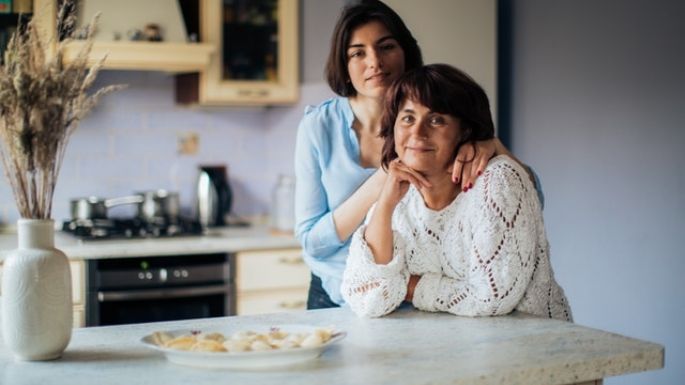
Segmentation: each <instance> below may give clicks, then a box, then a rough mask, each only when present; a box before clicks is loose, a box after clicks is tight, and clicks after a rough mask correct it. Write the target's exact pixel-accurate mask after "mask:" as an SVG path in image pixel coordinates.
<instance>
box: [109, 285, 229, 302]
mask: <svg viewBox="0 0 685 385" xmlns="http://www.w3.org/2000/svg"><path fill="white" fill-rule="evenodd" d="M230 290H231V285H211V286H202V287H179V288H169V289H153V290H125V291H98V302H110V301H137V300H146V299H170V298H182V297H199V296H201V295H211V294H229V292H230Z"/></svg>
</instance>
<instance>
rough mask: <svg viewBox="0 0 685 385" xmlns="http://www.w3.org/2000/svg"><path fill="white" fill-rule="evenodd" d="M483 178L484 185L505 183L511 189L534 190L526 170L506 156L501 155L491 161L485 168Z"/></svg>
mask: <svg viewBox="0 0 685 385" xmlns="http://www.w3.org/2000/svg"><path fill="white" fill-rule="evenodd" d="M483 176H484V178H483V182H485V183H484V184H493V183H497V184H500V183H504V184H505V185H506V186H508V187H510V188H513V187H518V188H521V189H530V188H533V183H532V182H531V180H530V177H529V176H528V173H527V172H526V170H524V169H523V167H522V166H521V165H520V164H518V163H517V162H516V161H515V160H513V159H511V158H510V157H508V156H506V155H499V156H496V157H494V158H492V159H490V162H488V165H487V166H486V167H485V171H484V172H483Z"/></svg>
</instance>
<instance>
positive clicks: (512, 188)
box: [466, 155, 537, 213]
mask: <svg viewBox="0 0 685 385" xmlns="http://www.w3.org/2000/svg"><path fill="white" fill-rule="evenodd" d="M466 201H468V202H470V204H472V205H476V206H479V207H482V206H486V207H485V209H486V210H487V211H490V209H492V210H495V211H496V212H498V213H499V212H500V210H504V209H505V208H511V209H514V210H518V209H520V208H521V207H523V206H526V207H528V206H529V203H530V204H534V202H533V201H535V202H537V195H536V193H535V187H534V186H533V183H532V182H531V180H530V178H529V177H528V173H526V171H525V170H524V169H523V167H522V166H521V165H519V164H518V163H517V162H516V161H514V160H513V159H511V158H509V157H508V156H504V155H500V156H497V157H495V158H493V159H491V160H490V162H488V165H487V167H486V168H485V170H484V172H483V175H481V176H480V177H479V178H478V179H476V184H475V186H474V189H473V191H469V192H468V193H466ZM524 202H526V203H525V204H524ZM522 205H523V206H522Z"/></svg>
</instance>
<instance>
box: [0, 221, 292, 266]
mask: <svg viewBox="0 0 685 385" xmlns="http://www.w3.org/2000/svg"><path fill="white" fill-rule="evenodd" d="M16 247H17V235H16V234H9V233H0V261H2V260H3V259H4V258H5V255H6V254H7V253H8V252H9V251H10V250H12V249H14V248H16ZM55 247H57V248H58V249H60V250H62V251H63V252H64V253H65V254H66V255H67V256H68V257H69V258H70V259H100V258H120V257H147V256H165V255H188V254H198V253H215V252H217V253H224V252H229V253H230V252H239V251H251V250H269V249H287V248H299V247H300V244H299V243H298V242H297V240H296V239H295V238H294V237H293V236H292V235H274V234H272V233H271V231H270V230H269V229H268V227H266V226H264V225H255V226H251V227H243V228H224V229H214V230H212V232H210V233H209V234H206V235H202V236H179V237H169V238H145V239H119V240H80V239H78V238H76V237H74V236H72V235H71V234H68V233H63V232H61V231H58V232H56V233H55Z"/></svg>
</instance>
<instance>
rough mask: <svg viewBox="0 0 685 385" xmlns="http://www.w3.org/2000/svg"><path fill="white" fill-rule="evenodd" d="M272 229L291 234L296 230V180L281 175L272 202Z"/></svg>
mask: <svg viewBox="0 0 685 385" xmlns="http://www.w3.org/2000/svg"><path fill="white" fill-rule="evenodd" d="M271 227H272V228H273V229H274V230H276V231H279V232H287V233H291V232H292V231H293V229H294V228H295V178H294V177H292V176H290V175H282V174H281V175H279V176H278V182H277V183H276V187H275V188H274V190H273V194H272V200H271Z"/></svg>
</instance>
